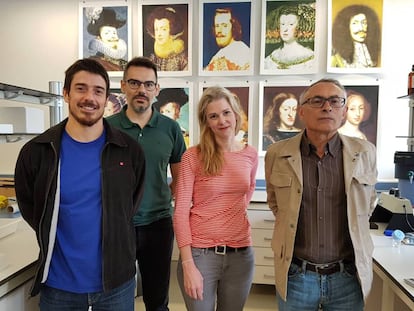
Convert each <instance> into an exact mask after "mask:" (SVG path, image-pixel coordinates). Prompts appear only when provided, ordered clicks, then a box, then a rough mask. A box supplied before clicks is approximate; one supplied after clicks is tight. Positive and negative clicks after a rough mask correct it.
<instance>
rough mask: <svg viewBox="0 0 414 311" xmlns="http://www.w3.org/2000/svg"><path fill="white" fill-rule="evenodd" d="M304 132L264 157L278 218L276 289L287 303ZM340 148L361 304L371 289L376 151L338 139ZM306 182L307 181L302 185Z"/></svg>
mask: <svg viewBox="0 0 414 311" xmlns="http://www.w3.org/2000/svg"><path fill="white" fill-rule="evenodd" d="M302 135H303V132H302V133H301V134H298V135H296V136H294V137H292V138H290V139H286V140H282V141H279V142H277V143H275V144H273V145H271V146H270V147H269V149H268V151H267V153H266V156H265V177H266V191H267V202H268V204H269V208H270V209H271V210H272V211H273V214H274V215H275V217H276V221H275V226H274V230H273V239H272V249H273V252H274V255H275V275H276V279H275V281H276V289H277V291H278V293H279V295H280V296H281V297H283V299H286V292H287V275H288V270H289V266H290V263H291V261H292V256H293V247H294V242H295V235H296V227H297V222H298V216H299V209H300V204H301V199H302V191H303V177H302V161H301V154H300V141H301V139H302ZM340 138H341V141H342V143H343V161H344V179H345V191H346V196H347V209H348V228H349V232H350V235H351V240H352V243H353V245H354V251H355V265H356V267H357V270H358V277H359V281H360V283H361V287H362V292H363V295H364V298H365V299H366V297H367V296H368V294H369V291H370V288H371V283H372V273H373V272H372V252H373V249H374V245H373V243H372V240H371V236H370V232H369V217H370V215H371V213H372V211H373V210H374V208H375V205H376V192H375V184H376V181H377V168H376V149H375V146H374V145H373V144H371V143H370V142H367V141H364V140H361V139H357V138H352V137H347V136H343V135H340ZM305 182H306V181H305Z"/></svg>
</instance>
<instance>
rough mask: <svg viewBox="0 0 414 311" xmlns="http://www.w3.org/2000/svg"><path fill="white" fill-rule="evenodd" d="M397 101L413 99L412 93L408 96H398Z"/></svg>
mask: <svg viewBox="0 0 414 311" xmlns="http://www.w3.org/2000/svg"><path fill="white" fill-rule="evenodd" d="M397 99H414V93H413V94H410V95H403V96H398V97H397Z"/></svg>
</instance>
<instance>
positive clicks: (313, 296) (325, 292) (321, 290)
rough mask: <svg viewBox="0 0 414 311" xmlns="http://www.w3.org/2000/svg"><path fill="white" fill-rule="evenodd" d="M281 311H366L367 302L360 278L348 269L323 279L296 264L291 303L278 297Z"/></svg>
mask: <svg viewBox="0 0 414 311" xmlns="http://www.w3.org/2000/svg"><path fill="white" fill-rule="evenodd" d="M277 299H278V304H279V311H296V310H301V311H317V310H319V307H320V308H321V310H324V311H350V310H352V311H362V310H363V309H364V299H363V296H362V290H361V286H360V284H359V281H358V278H357V275H356V273H355V271H352V269H347V266H346V265H345V266H344V268H343V269H341V271H340V272H336V273H332V274H329V275H320V274H318V273H316V272H312V271H305V270H303V269H302V267H299V266H298V265H296V264H294V263H292V264H291V265H290V268H289V275H288V288H287V299H286V301H284V300H283V299H282V298H281V297H280V296H279V294H278V295H277Z"/></svg>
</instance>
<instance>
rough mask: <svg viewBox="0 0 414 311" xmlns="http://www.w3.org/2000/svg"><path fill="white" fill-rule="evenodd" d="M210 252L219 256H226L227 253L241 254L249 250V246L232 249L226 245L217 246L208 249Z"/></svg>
mask: <svg viewBox="0 0 414 311" xmlns="http://www.w3.org/2000/svg"><path fill="white" fill-rule="evenodd" d="M206 249H208V250H212V251H214V252H215V253H216V254H218V255H226V253H237V252H241V251H244V250H246V249H247V246H245V247H230V246H226V245H217V246H213V247H208V248H206Z"/></svg>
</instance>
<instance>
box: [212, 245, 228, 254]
mask: <svg viewBox="0 0 414 311" xmlns="http://www.w3.org/2000/svg"><path fill="white" fill-rule="evenodd" d="M214 252H215V253H216V254H217V255H226V245H217V246H215V247H214Z"/></svg>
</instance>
